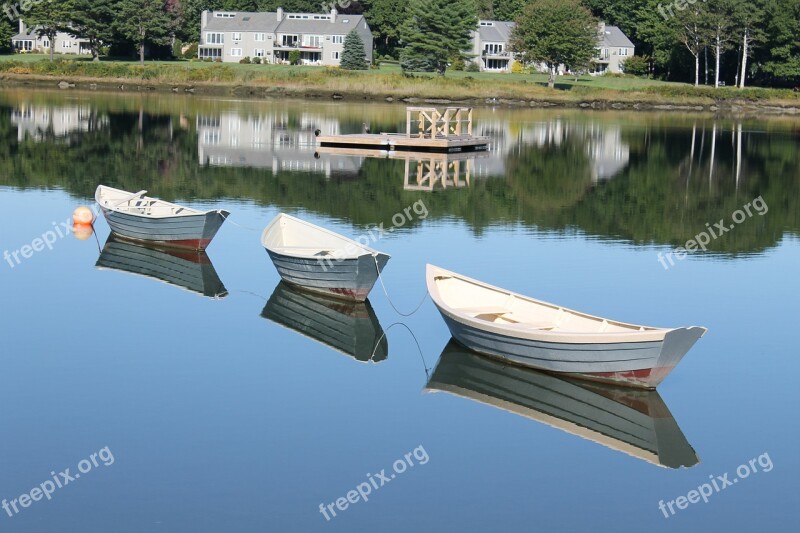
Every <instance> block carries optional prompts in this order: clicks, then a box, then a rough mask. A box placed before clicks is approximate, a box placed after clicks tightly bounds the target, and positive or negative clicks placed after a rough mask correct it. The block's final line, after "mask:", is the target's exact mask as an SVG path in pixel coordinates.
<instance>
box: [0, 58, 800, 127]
mask: <svg viewBox="0 0 800 533" xmlns="http://www.w3.org/2000/svg"><path fill="white" fill-rule="evenodd" d="M541 77H542V76H537V75H502V74H489V75H486V74H484V73H480V74H474V75H470V73H466V72H458V73H453V75H448V76H435V75H425V74H418V75H407V74H403V73H402V72H400V71H399V70H396V71H384V69H372V70H369V71H347V70H342V69H337V68H319V67H304V66H297V67H290V66H279V65H269V66H266V65H263V66H262V65H238V64H236V65H223V64H204V63H153V64H148V65H145V66H141V65H138V64H134V63H129V62H89V61H73V60H57V61H53V62H50V61H47V60H41V61H19V60H5V61H0V85H6V86H20V85H27V86H34V87H42V88H60V89H64V90H70V89H79V90H104V91H131V92H137V91H157V92H173V93H190V94H198V95H226V96H237V97H254V98H270V97H281V96H294V97H305V98H331V99H336V100H350V101H352V100H375V101H380V100H383V101H390V102H391V101H400V102H406V103H415V104H416V103H427V104H436V105H449V104H463V105H473V106H475V105H501V106H502V105H505V106H531V107H537V106H538V107H547V106H561V107H578V108H590V109H638V110H677V111H712V112H734V113H735V112H744V113H757V114H800V93H798V92H797V91H792V90H788V89H783V90H781V89H762V88H749V89H736V88H732V87H731V88H728V87H722V88H718V89H715V88H712V87H694V86H691V85H686V84H677V83H665V82H654V81H652V80H642V79H638V78H627V77H626V78H616V79H608V80H606V79H603V78H604V77H599V78H590V77H586V78H581V79H579V80H575V79H574V78H571V77H566V76H565V77H561V78H559V83H558V84H557V85H556V88H555V89H549V88H547V87H546V86H545V85H546V82H545V81H542V80H539V78H541Z"/></svg>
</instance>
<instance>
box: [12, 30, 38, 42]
mask: <svg viewBox="0 0 800 533" xmlns="http://www.w3.org/2000/svg"><path fill="white" fill-rule="evenodd" d="M38 38H39V36H38V35H36V34H35V33H34V32H30V33H18V34H16V35H15V36H13V37H12V38H11V40H12V41H30V40H31V39H33V40H34V41H35V40H36V39H38Z"/></svg>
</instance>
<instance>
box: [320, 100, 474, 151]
mask: <svg viewBox="0 0 800 533" xmlns="http://www.w3.org/2000/svg"><path fill="white" fill-rule="evenodd" d="M317 142H319V145H320V146H322V147H327V148H357V149H369V150H385V151H413V152H443V153H458V152H477V151H484V150H488V149H489V142H490V139H489V137H476V136H473V135H472V109H471V108H467V107H463V108H462V107H451V108H447V109H446V110H445V111H444V112H440V111H439V110H438V109H436V108H432V107H408V108H406V132H405V133H355V134H345V135H318V136H317Z"/></svg>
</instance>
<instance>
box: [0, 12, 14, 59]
mask: <svg viewBox="0 0 800 533" xmlns="http://www.w3.org/2000/svg"><path fill="white" fill-rule="evenodd" d="M15 29H16V28H14V26H13V23H12V22H11V21H10V20H8V17H5V16H4V15H3V14H2V13H0V53H5V52H8V51H10V50H11V37H13V36H14V34H15V33H16V32H15V31H14V30H15Z"/></svg>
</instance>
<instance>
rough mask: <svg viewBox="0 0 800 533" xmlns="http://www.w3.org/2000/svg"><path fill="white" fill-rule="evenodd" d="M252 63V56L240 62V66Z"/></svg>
mask: <svg viewBox="0 0 800 533" xmlns="http://www.w3.org/2000/svg"><path fill="white" fill-rule="evenodd" d="M250 63H251V61H250V56H245V57H243V58H241V59H240V60H239V64H241V65H249V64H250Z"/></svg>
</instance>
